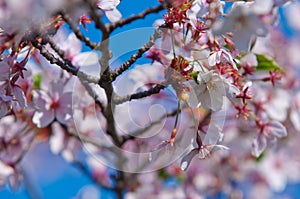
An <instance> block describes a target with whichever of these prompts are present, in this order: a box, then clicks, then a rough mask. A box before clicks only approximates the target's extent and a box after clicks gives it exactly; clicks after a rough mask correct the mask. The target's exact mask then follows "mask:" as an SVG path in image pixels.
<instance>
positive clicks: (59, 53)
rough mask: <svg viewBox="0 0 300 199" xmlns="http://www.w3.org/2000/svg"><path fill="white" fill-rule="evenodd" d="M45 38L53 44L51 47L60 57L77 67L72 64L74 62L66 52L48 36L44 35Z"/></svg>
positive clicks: (72, 66)
mask: <svg viewBox="0 0 300 199" xmlns="http://www.w3.org/2000/svg"><path fill="white" fill-rule="evenodd" d="M43 40H44V41H45V42H47V43H49V45H50V46H51V48H52V49H53V50H54V51H55V52H56V53H57V54H58V55H59V56H60V58H61V59H62V60H63V61H64V62H65V64H67V65H69V66H70V67H71V68H75V69H76V67H75V66H74V65H73V64H72V62H71V61H70V60H69V59H68V58H67V57H66V56H65V52H64V51H63V50H61V49H60V48H59V47H58V46H57V45H56V44H55V43H54V42H53V41H52V40H51V38H50V37H48V36H44V37H43Z"/></svg>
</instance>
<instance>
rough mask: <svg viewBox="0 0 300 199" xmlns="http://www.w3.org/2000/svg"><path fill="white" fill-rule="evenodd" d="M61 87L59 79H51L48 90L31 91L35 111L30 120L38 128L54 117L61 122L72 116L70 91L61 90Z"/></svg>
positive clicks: (63, 122)
mask: <svg viewBox="0 0 300 199" xmlns="http://www.w3.org/2000/svg"><path fill="white" fill-rule="evenodd" d="M63 87H64V84H63V83H62V82H61V81H53V82H51V83H50V88H49V90H48V92H45V91H43V90H36V91H35V92H34V93H33V98H34V104H35V109H36V111H35V113H34V116H33V118H32V121H33V123H35V124H36V125H37V126H38V127H39V128H42V127H45V126H47V125H49V124H50V123H51V122H52V121H53V120H54V119H55V118H56V119H57V120H58V121H59V122H61V123H62V124H67V123H68V122H69V121H70V119H71V118H72V107H71V103H72V93H71V92H63Z"/></svg>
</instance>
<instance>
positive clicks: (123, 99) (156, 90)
mask: <svg viewBox="0 0 300 199" xmlns="http://www.w3.org/2000/svg"><path fill="white" fill-rule="evenodd" d="M166 86H167V83H166V82H162V83H161V84H157V85H156V86H154V87H152V88H150V89H149V90H147V91H143V92H138V93H134V94H131V95H126V96H124V97H118V98H116V99H113V102H114V104H115V105H118V104H122V103H124V102H128V101H131V100H134V99H141V98H144V97H149V96H151V95H153V94H158V93H159V92H160V91H161V90H163V89H164V88H166Z"/></svg>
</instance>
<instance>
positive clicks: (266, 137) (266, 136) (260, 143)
mask: <svg viewBox="0 0 300 199" xmlns="http://www.w3.org/2000/svg"><path fill="white" fill-rule="evenodd" d="M286 136H287V130H286V128H285V127H284V126H283V125H282V124H281V123H280V122H277V121H272V122H269V123H266V124H262V125H261V130H260V132H259V134H258V135H257V137H256V138H255V139H254V140H253V143H252V155H254V156H255V157H258V156H260V155H261V154H262V152H263V151H264V150H265V149H266V148H267V145H272V144H275V143H276V142H277V139H278V138H283V137H286Z"/></svg>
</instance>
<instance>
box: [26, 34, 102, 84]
mask: <svg viewBox="0 0 300 199" xmlns="http://www.w3.org/2000/svg"><path fill="white" fill-rule="evenodd" d="M31 43H32V45H33V46H34V47H35V48H37V49H38V50H39V51H40V54H41V55H43V56H44V57H45V58H46V59H47V60H48V61H49V62H50V63H51V64H56V65H58V66H59V67H60V68H61V69H63V70H65V71H67V72H69V73H71V74H73V75H75V76H77V77H78V78H79V79H83V80H86V81H88V82H89V83H95V84H98V82H99V78H97V77H93V76H91V75H88V74H86V73H84V72H82V71H79V69H78V68H73V67H69V66H68V65H66V64H65V63H63V62H62V61H61V60H59V59H57V58H55V57H54V56H53V55H52V54H51V53H50V52H49V51H48V50H47V49H46V48H45V47H44V46H43V45H42V44H40V43H39V42H38V41H37V40H34V41H31Z"/></svg>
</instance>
